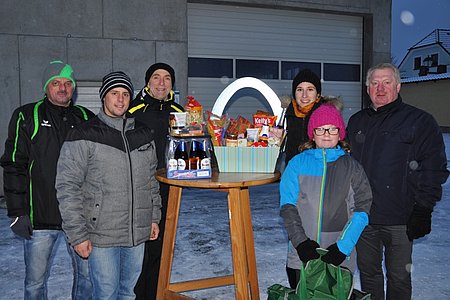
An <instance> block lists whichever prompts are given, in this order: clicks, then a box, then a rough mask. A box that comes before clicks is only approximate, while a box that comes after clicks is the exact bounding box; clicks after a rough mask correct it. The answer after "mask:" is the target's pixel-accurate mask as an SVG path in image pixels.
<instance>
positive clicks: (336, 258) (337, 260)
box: [321, 243, 347, 266]
mask: <svg viewBox="0 0 450 300" xmlns="http://www.w3.org/2000/svg"><path fill="white" fill-rule="evenodd" d="M327 250H328V252H327V253H326V254H324V255H323V256H322V257H321V259H322V261H324V262H326V263H327V264H332V265H335V266H339V265H340V264H342V263H343V262H344V260H345V258H346V257H347V256H346V255H345V254H344V253H342V252H341V251H340V250H339V248H338V246H337V244H336V243H334V244H332V245H330V246H329V247H328V248H327Z"/></svg>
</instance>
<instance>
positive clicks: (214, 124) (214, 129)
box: [207, 111, 229, 146]
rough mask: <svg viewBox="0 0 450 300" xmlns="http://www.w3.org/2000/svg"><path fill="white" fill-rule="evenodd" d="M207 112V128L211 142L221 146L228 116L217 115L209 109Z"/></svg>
mask: <svg viewBox="0 0 450 300" xmlns="http://www.w3.org/2000/svg"><path fill="white" fill-rule="evenodd" d="M207 114H208V117H207V129H208V132H209V134H210V135H211V140H212V143H213V145H214V146H222V140H223V135H224V134H225V128H226V127H227V126H228V123H229V120H228V117H227V116H226V115H223V116H221V117H219V116H217V115H215V114H213V113H212V112H210V111H208V112H207Z"/></svg>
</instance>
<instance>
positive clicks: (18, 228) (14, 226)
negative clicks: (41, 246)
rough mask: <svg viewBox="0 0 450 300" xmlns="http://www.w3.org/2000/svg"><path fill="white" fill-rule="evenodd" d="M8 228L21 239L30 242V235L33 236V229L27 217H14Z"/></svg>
mask: <svg viewBox="0 0 450 300" xmlns="http://www.w3.org/2000/svg"><path fill="white" fill-rule="evenodd" d="M9 228H11V230H12V231H13V232H14V233H15V234H17V235H18V236H20V237H21V238H24V239H27V240H31V235H32V234H33V227H32V226H31V220H30V217H29V216H20V217H16V218H15V219H14V220H13V221H12V223H11V225H9Z"/></svg>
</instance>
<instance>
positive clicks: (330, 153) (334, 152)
mask: <svg viewBox="0 0 450 300" xmlns="http://www.w3.org/2000/svg"><path fill="white" fill-rule="evenodd" d="M305 153H307V154H308V155H312V156H313V157H314V158H315V159H319V160H322V159H323V158H324V157H325V159H326V161H327V162H332V161H335V160H337V159H338V158H339V157H341V156H344V155H346V154H347V153H346V152H345V151H344V149H342V148H341V146H339V145H337V146H336V148H325V149H324V148H316V149H309V150H306V151H305Z"/></svg>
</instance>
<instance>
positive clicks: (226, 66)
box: [188, 57, 233, 78]
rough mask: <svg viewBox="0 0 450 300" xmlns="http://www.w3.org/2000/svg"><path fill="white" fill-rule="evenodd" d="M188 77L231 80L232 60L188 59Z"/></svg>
mask: <svg viewBox="0 0 450 300" xmlns="http://www.w3.org/2000/svg"><path fill="white" fill-rule="evenodd" d="M188 76H189V77H204V78H222V77H228V78H233V60H232V59H222V58H196V57H189V58H188Z"/></svg>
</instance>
